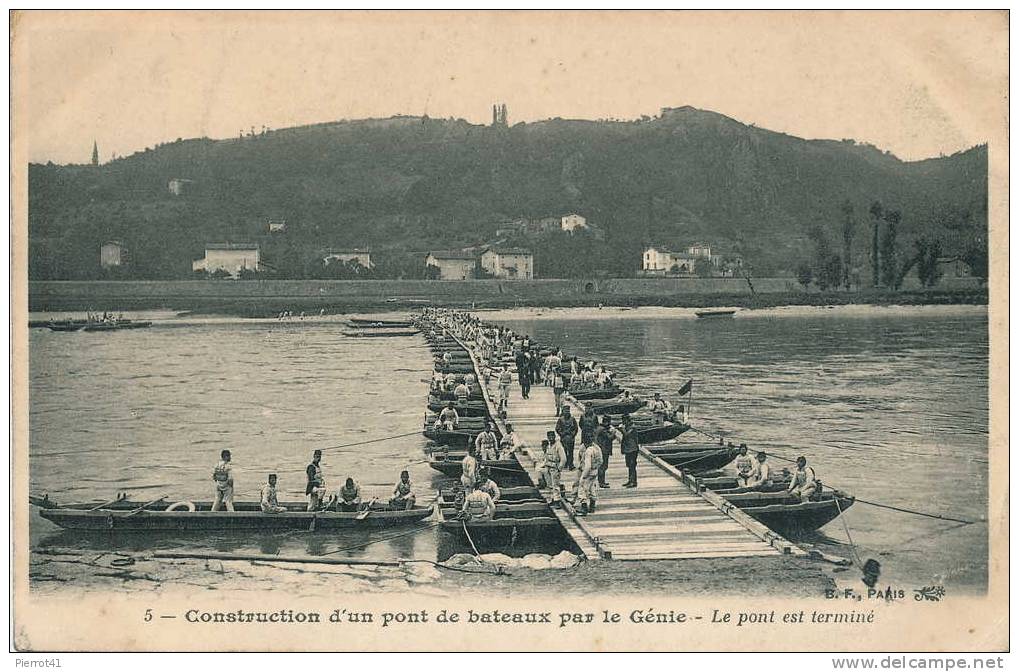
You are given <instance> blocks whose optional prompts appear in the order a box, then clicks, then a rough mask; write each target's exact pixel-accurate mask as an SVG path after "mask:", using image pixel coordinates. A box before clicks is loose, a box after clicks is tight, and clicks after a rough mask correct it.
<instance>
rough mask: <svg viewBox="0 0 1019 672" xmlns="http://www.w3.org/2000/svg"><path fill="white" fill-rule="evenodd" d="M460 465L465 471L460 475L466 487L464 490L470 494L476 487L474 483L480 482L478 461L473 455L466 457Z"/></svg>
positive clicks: (461, 481)
mask: <svg viewBox="0 0 1019 672" xmlns="http://www.w3.org/2000/svg"><path fill="white" fill-rule="evenodd" d="M460 465H461V470H462V471H463V473H462V474H461V475H460V483H461V484H462V485H463V486H464V490H466V491H467V492H470V491H471V488H473V487H474V482H475V481H476V480H478V461H477V460H476V459H474V456H473V455H466V456H464V459H463V461H462V462H461V463H460Z"/></svg>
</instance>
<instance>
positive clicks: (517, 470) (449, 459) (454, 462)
mask: <svg viewBox="0 0 1019 672" xmlns="http://www.w3.org/2000/svg"><path fill="white" fill-rule="evenodd" d="M463 458H464V453H460V454H459V455H450V454H441V453H440V454H434V455H432V459H430V460H429V461H428V466H430V467H431V468H432V469H434V470H436V471H438V472H440V473H442V474H443V475H445V476H449V477H451V478H460V476H462V475H463V465H462V463H461V460H463ZM478 464H479V465H480V466H482V467H487V468H488V469H489V472H490V474H491V478H492V480H493V481H495V482H496V483H498V484H500V485H501V484H502V481H500V480H499V479H500V478H504V477H508V476H510V475H512V476H513V478H514V479H516V478H517V477H519V476H526V475H527V472H526V471H525V470H524V468H523V467H522V466H520V463H519V462H517V461H516V459H514V458H510V459H508V460H478ZM509 480H510V479H506V482H509Z"/></svg>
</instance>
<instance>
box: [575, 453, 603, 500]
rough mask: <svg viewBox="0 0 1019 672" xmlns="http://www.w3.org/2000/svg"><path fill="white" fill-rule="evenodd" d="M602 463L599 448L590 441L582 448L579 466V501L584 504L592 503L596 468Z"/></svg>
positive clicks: (596, 474)
mask: <svg viewBox="0 0 1019 672" xmlns="http://www.w3.org/2000/svg"><path fill="white" fill-rule="evenodd" d="M601 465H602V454H601V448H600V447H599V446H598V444H596V443H592V444H591V445H590V446H588V447H587V448H586V449H585V450H584V459H583V466H582V467H581V468H580V492H579V496H580V501H581V502H583V503H585V504H588V505H590V504H592V503H594V500H595V496H594V492H595V488H594V486H595V483H596V482H597V481H598V469H599V468H600V467H601Z"/></svg>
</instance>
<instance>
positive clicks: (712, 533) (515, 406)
mask: <svg viewBox="0 0 1019 672" xmlns="http://www.w3.org/2000/svg"><path fill="white" fill-rule="evenodd" d="M464 345H466V346H469V345H470V344H464ZM468 349H469V350H470V348H469V347H468ZM471 353H472V358H473V357H474V353H473V350H471ZM474 364H475V368H477V366H478V362H477V359H474ZM479 374H480V372H479ZM478 378H479V380H481V376H480V375H479V376H478ZM484 393H485V394H484V396H485V401H486V403H487V404H488V406H489V410H490V412H491V414H492V416H493V417H494V418H497V415H498V414H497V412H496V411H497V409H496V406H497V399H498V389H497V385H496V383H495V381H494V379H493V380H492V381H490V383H489V387H488V389H486V390H484ZM573 413H574V415H575V416H576V417H579V415H580V409H579V408H576V407H574V408H573ZM555 422H556V415H555V396H554V394H553V392H552V388H550V387H545V386H544V385H541V384H538V385H535V386H532V388H531V391H530V395H529V398H528V399H523V398H522V397H521V393H520V387H519V385H518V384H517V383H516V376H515V375H514V385H513V387H512V389H511V390H510V400H509V405H508V408H507V418H506V420H505V422H504V421H503V420H501V419H498V418H497V419H496V423H497V424H498V425H499V427H500V430H503V431H505V423H509V424H511V425H513V428H514V430H515V431H516V432H517V434H518V435H519V436H520V438H521V439H523V441H524V443H525V444H526V449H525V451H524V453H525V455H526V457H519V458H518V459H519V461H520V462H521V464H522V465H523V466H524V468H525V469H527V470H528V472H529V474H530V477H531V481H532V483H534V484H537V483H538V472H537V469H536V463H537V461H538V460H537V457H538V455H539V454H540V451H541V441H542V439H544V438H545V433H546V432H548V431H549V430H551V429H553V428H554V427H555ZM579 443H580V442H579V437H578V442H577V444H578V445H577V448H578V450H579V448H580V446H579ZM578 474H579V472H578V471H576V470H574V471H569V472H564V473H563V479H562V480H563V484H564V485H565V486H566V490H567V493H569V492H570V490H571V489H573V488H575V483H576V481H577V477H578ZM606 480H607V482H608V483H609V485H610V487H609V488H597V491H596V493H595V496H596V501H597V506H596V509H595V512H594V513H592V514H588V515H587V516H578V515H576V512H575V511H574V509H573V507H572V506H570V505H569V504H568V503H567V504H565V505H564V508H563V509H556V508H553V509H552V510H553V511H555V512H556V515H557V517H558V518H559V521H560V523H562V525H563V527H564V528H565V530H566V532H567V533H568V534H569V535H570V536H571V537H572V539H573V541H574V542H575V543H576V544H577V546H578V547H579V548H580V549H581V550H582V551H583V552H584V554H585V555H586V556H587V557H588V559H599V558H603V559H616V560H656V559H680V558H717V557H736V556H778V555H782V554H788V553H794V554H797V555H801V554H804V551H802V550H801V549H799V548H798V547H796V546H794V545H793V544H791V543H790V542H788V541H786V540H785V539H783V538H782V537H780V536H778V535H777V534H775V533H774V532H772V531H771V530H769V529H768V528H767V527H765V526H764V525H762V524H761V523H759V522H757V521H756V520H754V519H753V518H751V517H750V516H748V515H746V514H744V513H743V512H742V511H739V509H737V508H735V507H733V506H732V505H730V504H729V503H728V502H726V501H725V500H724V499H722V498H721V497H719V496H718V495H715V494H714V493H710V492H706V493H699V492H697V491H696V489H694V488H691V487H690V485H689V483H688V479H685V478H684V476H683V474H682V473H680V472H679V471H678V470H676V469H675V468H674V467H672V466H670V465H668V464H666V463H664V462H662V461H661V460H659V459H658V458H656V457H654V456H653V455H652V454H651V453H649V452H647V451H646V450H641V454H640V458H639V459H638V460H637V483H638V487H636V488H623V487H622V485H623V483H625V482H626V480H627V471H626V464H625V462H624V460H623V457H622V454H621V453H620V452H619V446H618V445H616V446H614V452H613V454H612V457H611V459H610V460H609V468H608V472H607V474H606ZM541 492H542V496H543V497H545V499H546V501H549V502H551V491H549V490H543V491H541Z"/></svg>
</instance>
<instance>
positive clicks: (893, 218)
mask: <svg viewBox="0 0 1019 672" xmlns="http://www.w3.org/2000/svg"><path fill="white" fill-rule="evenodd" d="M901 221H902V213H901V212H899V211H898V210H889V211H887V212H886V213H885V232H884V235H883V236H881V249H880V251H879V252H880V255H881V257H880V258H881V284H883V285H884V286H885V287H892V288H894V289H898V288H899V287H901V286H902V277H901V276H900V275H899V252H898V235H899V222H901Z"/></svg>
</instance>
